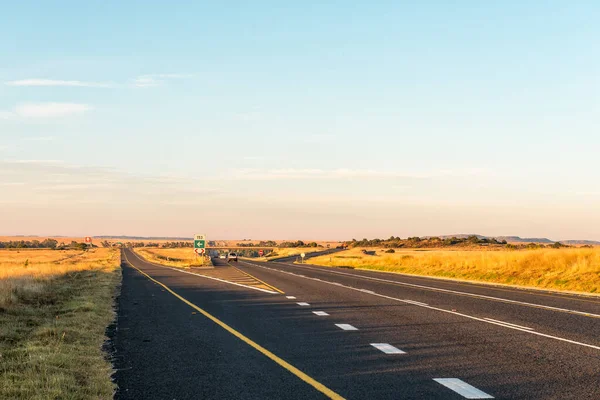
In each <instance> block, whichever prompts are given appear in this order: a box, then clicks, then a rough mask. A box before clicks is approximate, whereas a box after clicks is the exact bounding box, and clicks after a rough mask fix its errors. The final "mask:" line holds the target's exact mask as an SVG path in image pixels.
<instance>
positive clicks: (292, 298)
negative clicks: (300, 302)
mask: <svg viewBox="0 0 600 400" xmlns="http://www.w3.org/2000/svg"><path fill="white" fill-rule="evenodd" d="M285 298H286V299H290V300H295V299H296V297H295V296H285Z"/></svg>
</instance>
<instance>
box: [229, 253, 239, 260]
mask: <svg viewBox="0 0 600 400" xmlns="http://www.w3.org/2000/svg"><path fill="white" fill-rule="evenodd" d="M227 260H233V261H235V262H237V260H238V256H237V254H236V253H229V254H227Z"/></svg>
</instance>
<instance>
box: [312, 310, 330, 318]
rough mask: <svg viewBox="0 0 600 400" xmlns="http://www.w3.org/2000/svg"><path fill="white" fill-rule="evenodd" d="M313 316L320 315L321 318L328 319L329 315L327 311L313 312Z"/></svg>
mask: <svg viewBox="0 0 600 400" xmlns="http://www.w3.org/2000/svg"><path fill="white" fill-rule="evenodd" d="M313 314H316V315H318V316H319V317H326V316H328V315H329V314H327V313H326V312H325V311H313Z"/></svg>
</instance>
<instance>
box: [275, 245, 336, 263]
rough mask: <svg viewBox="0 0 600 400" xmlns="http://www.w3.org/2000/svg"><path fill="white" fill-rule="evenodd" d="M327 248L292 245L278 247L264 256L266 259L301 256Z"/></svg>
mask: <svg viewBox="0 0 600 400" xmlns="http://www.w3.org/2000/svg"><path fill="white" fill-rule="evenodd" d="M323 250H326V249H324V248H322V247H290V248H287V247H286V248H278V249H276V250H275V251H273V252H272V253H269V255H268V256H267V257H264V259H265V260H276V259H278V258H284V257H291V256H300V254H302V253H305V254H310V253H314V252H317V251H323Z"/></svg>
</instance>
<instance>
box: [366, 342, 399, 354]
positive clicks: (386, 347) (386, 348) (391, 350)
mask: <svg viewBox="0 0 600 400" xmlns="http://www.w3.org/2000/svg"><path fill="white" fill-rule="evenodd" d="M371 346H373V347H375V348H376V349H378V350H381V351H383V352H384V353H385V354H406V352H405V351H402V350H400V349H399V348H397V347H394V346H392V345H391V344H389V343H371Z"/></svg>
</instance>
